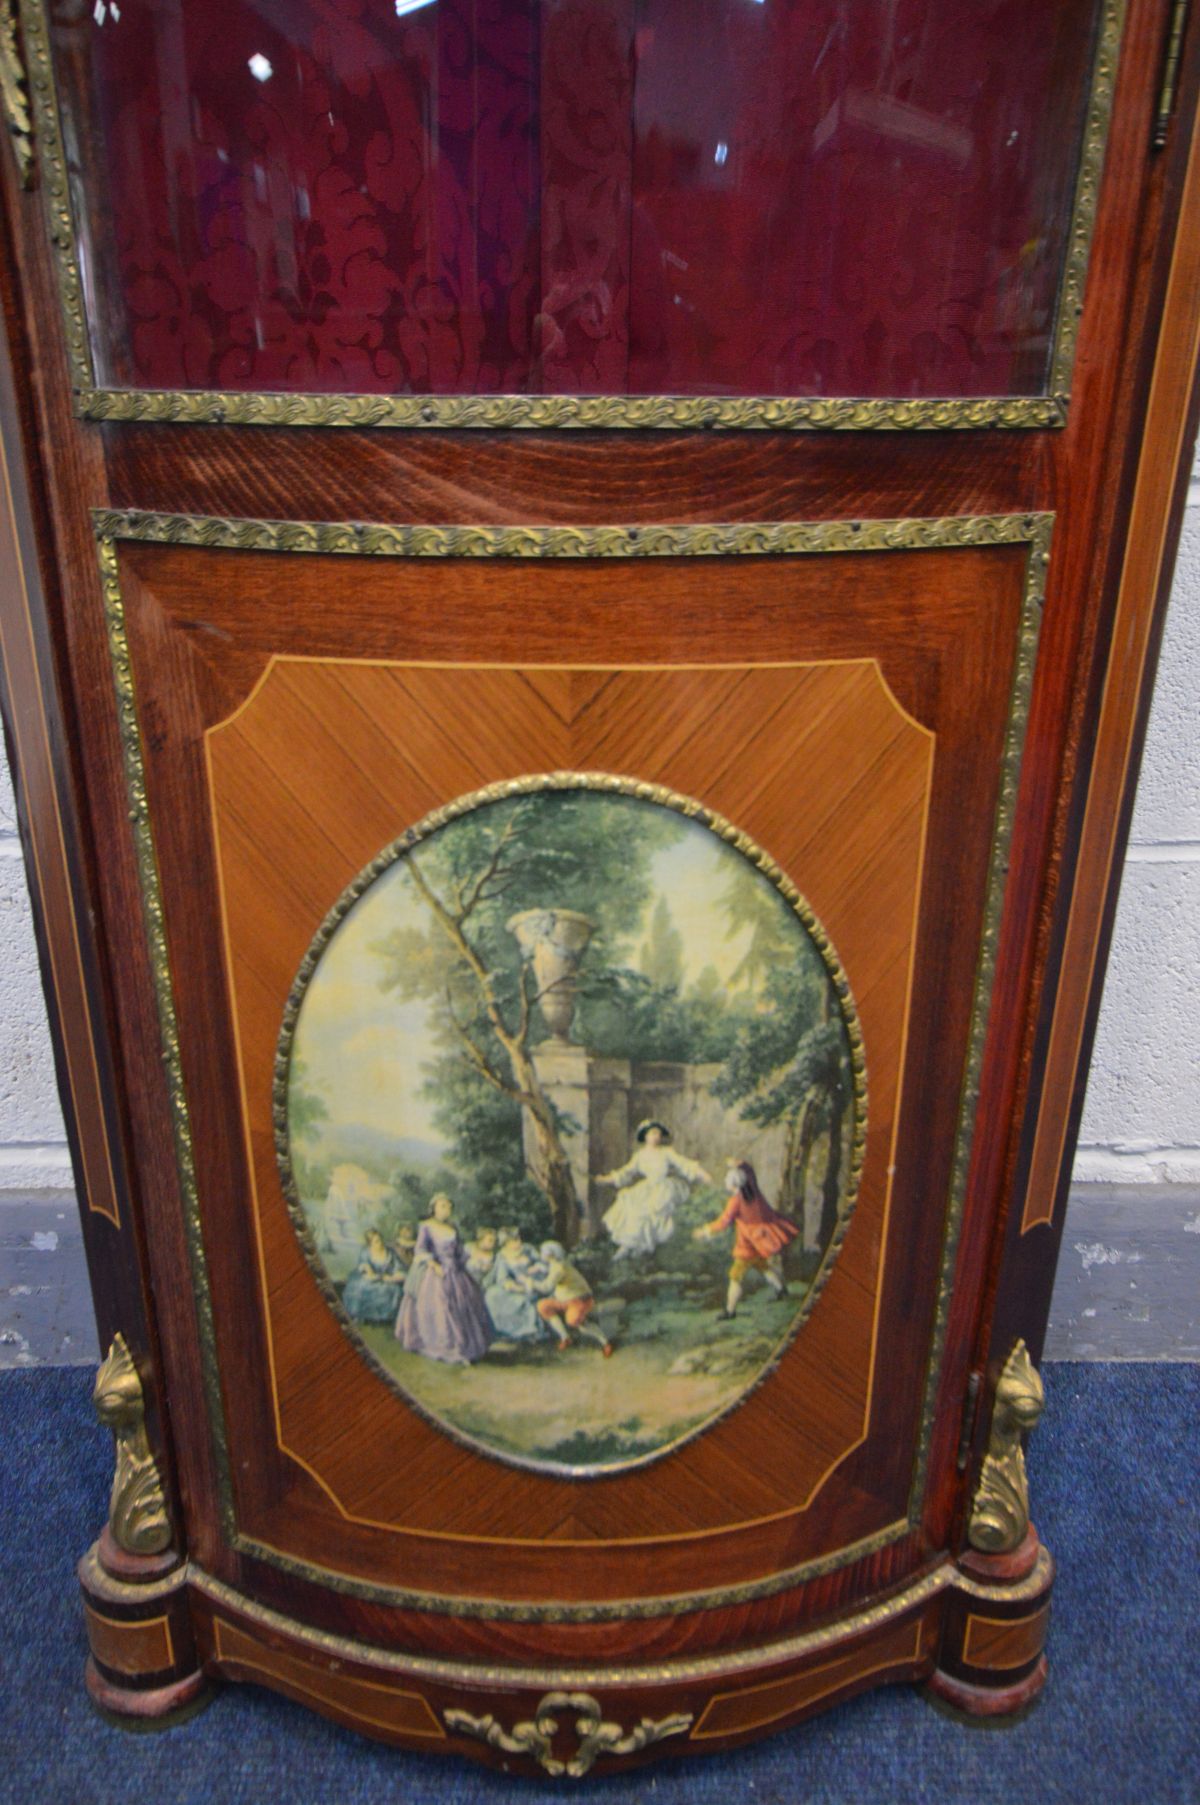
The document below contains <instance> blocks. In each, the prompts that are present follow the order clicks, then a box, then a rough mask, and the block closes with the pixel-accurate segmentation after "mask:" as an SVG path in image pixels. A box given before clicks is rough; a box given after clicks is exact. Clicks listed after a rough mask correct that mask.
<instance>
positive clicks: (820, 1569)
mask: <svg viewBox="0 0 1200 1805" xmlns="http://www.w3.org/2000/svg"><path fill="white" fill-rule="evenodd" d="M911 1529H912V1525H911V1523H910V1522H909V1521H908V1519H907V1518H906V1517H900V1518H898V1519H897V1521H896V1522H895V1523H889V1524H888V1525H887V1527H886V1528H884V1529H879V1530H876V1532H875V1533H874V1535H869V1536H863V1537H862V1538H861V1539H860V1540H859V1541H857V1542H849V1543H847V1544H846V1546H845V1547H843V1548H837V1549H834V1550H833V1551H832V1552H831V1553H829V1554H823V1555H817V1556H816V1557H815V1558H814V1559H812V1560H808V1561H801V1562H800V1563H799V1565H798V1566H795V1567H785V1568H783V1569H781V1570H780V1571H779V1572H778V1573H772V1574H771V1575H770V1576H769V1577H768V1578H766V1579H753V1580H745V1581H744V1582H743V1583H741V1584H740V1585H725V1586H718V1587H717V1588H716V1589H715V1590H713V1591H700V1592H668V1593H663V1594H662V1595H661V1596H659V1597H652V1598H606V1599H603V1600H597V1601H584V1602H582V1603H575V1602H568V1601H567V1600H564V1599H551V1600H548V1601H546V1602H539V1601H522V1602H514V1601H513V1600H511V1599H506V1598H468V1597H454V1596H447V1595H445V1594H442V1593H437V1592H420V1591H416V1590H414V1589H413V1588H412V1587H410V1586H389V1585H384V1584H381V1583H380V1582H379V1581H377V1580H368V1579H359V1578H358V1577H357V1576H356V1575H355V1574H352V1573H342V1572H339V1571H338V1570H337V1569H336V1568H333V1567H322V1566H320V1565H319V1564H318V1563H317V1562H315V1561H307V1560H301V1559H299V1558H297V1557H296V1556H295V1555H291V1554H284V1553H283V1552H282V1551H281V1550H280V1549H278V1548H272V1547H271V1546H270V1545H269V1544H268V1543H266V1542H260V1541H257V1540H256V1539H255V1538H254V1537H253V1536H247V1535H242V1534H240V1533H239V1534H238V1535H237V1536H236V1537H235V1538H234V1541H233V1546H234V1547H235V1548H236V1549H237V1551H238V1553H239V1554H247V1555H250V1556H252V1557H253V1558H254V1559H255V1560H260V1561H265V1562H266V1563H267V1565H268V1566H270V1567H277V1568H278V1569H279V1571H280V1572H281V1573H289V1574H291V1575H292V1576H293V1577H294V1578H296V1579H302V1580H307V1581H308V1582H309V1583H311V1584H313V1585H319V1586H324V1587H325V1588H326V1589H327V1590H328V1591H330V1592H341V1593H343V1594H344V1595H345V1596H346V1597H347V1598H362V1599H365V1600H367V1601H368V1602H369V1603H371V1604H383V1605H387V1606H389V1607H391V1608H393V1609H395V1610H404V1611H428V1612H429V1613H430V1614H431V1615H432V1616H436V1617H469V1618H483V1619H488V1618H492V1619H495V1620H497V1621H501V1622H504V1623H616V1622H620V1623H626V1622H629V1621H630V1620H633V1619H639V1620H645V1619H650V1618H658V1617H682V1616H684V1615H685V1614H686V1613H687V1612H689V1611H709V1610H715V1609H716V1608H718V1607H723V1606H727V1605H739V1604H750V1603H752V1602H753V1600H755V1599H757V1598H773V1597H774V1596H775V1595H776V1594H777V1593H779V1592H788V1591H791V1590H792V1589H793V1588H794V1587H796V1586H803V1585H807V1584H808V1582H809V1581H810V1580H814V1579H822V1578H824V1577H825V1575H826V1574H829V1573H836V1572H838V1570H839V1569H840V1568H842V1567H849V1566H852V1565H853V1564H854V1563H855V1562H856V1561H863V1560H867V1559H868V1558H869V1557H870V1556H871V1555H873V1554H879V1553H881V1552H882V1550H883V1549H884V1548H890V1547H891V1546H892V1544H893V1543H894V1542H900V1541H903V1539H904V1537H905V1536H907V1535H908V1534H910V1532H911Z"/></svg>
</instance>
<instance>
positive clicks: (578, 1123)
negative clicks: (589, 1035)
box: [525, 1040, 630, 1239]
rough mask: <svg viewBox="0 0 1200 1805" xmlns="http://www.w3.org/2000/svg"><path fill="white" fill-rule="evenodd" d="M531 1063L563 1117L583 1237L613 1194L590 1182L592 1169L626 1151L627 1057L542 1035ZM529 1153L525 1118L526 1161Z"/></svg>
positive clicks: (595, 1226)
mask: <svg viewBox="0 0 1200 1805" xmlns="http://www.w3.org/2000/svg"><path fill="white" fill-rule="evenodd" d="M533 1063H534V1068H535V1070H536V1071H537V1075H538V1079H539V1082H540V1083H541V1086H542V1088H543V1090H544V1091H545V1093H546V1095H547V1097H549V1099H550V1101H551V1102H552V1103H553V1105H554V1107H555V1109H557V1110H558V1111H559V1113H560V1114H561V1115H562V1116H563V1117H564V1118H566V1119H567V1121H566V1125H565V1126H564V1128H563V1130H562V1141H563V1146H564V1148H565V1150H566V1154H567V1158H568V1159H569V1160H570V1162H571V1172H572V1175H573V1176H574V1179H575V1196H576V1199H577V1200H578V1203H579V1232H580V1234H581V1235H582V1236H583V1237H584V1239H587V1238H589V1237H591V1236H593V1235H596V1234H599V1233H600V1218H601V1217H602V1216H603V1214H604V1212H605V1210H606V1209H607V1208H608V1206H609V1204H610V1203H611V1202H612V1200H613V1197H614V1195H615V1192H613V1191H612V1190H610V1189H609V1188H607V1187H606V1186H603V1185H597V1184H596V1182H595V1181H596V1177H597V1174H599V1173H601V1172H611V1171H612V1169H613V1167H614V1166H621V1165H624V1163H625V1161H626V1160H627V1159H628V1157H629V1085H630V1066H629V1061H628V1060H627V1059H597V1058H596V1056H595V1055H594V1054H592V1053H589V1052H588V1051H587V1048H586V1047H579V1046H576V1045H575V1044H574V1043H573V1042H571V1041H564V1040H547V1041H543V1042H542V1045H541V1046H540V1047H537V1048H535V1049H534V1054H533ZM535 1154H536V1144H535V1142H534V1138H533V1133H532V1130H531V1128H530V1124H529V1121H528V1118H526V1121H525V1159H526V1164H528V1165H532V1163H533V1160H534V1157H535Z"/></svg>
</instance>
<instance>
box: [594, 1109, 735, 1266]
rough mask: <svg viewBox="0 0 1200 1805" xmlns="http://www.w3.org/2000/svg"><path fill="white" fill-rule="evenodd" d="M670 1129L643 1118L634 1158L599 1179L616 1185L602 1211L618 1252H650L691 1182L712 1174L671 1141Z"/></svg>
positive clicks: (671, 1226) (665, 1234)
mask: <svg viewBox="0 0 1200 1805" xmlns="http://www.w3.org/2000/svg"><path fill="white" fill-rule="evenodd" d="M670 1140H671V1131H670V1129H669V1128H667V1127H666V1125H665V1124H664V1123H662V1122H653V1121H651V1122H642V1123H640V1124H639V1126H638V1131H637V1143H638V1144H637V1150H636V1152H635V1153H634V1155H633V1158H632V1159H631V1160H629V1161H628V1163H627V1164H626V1165H624V1166H621V1167H620V1168H619V1169H618V1170H617V1171H616V1172H604V1173H602V1174H601V1175H600V1177H599V1180H598V1182H599V1183H600V1184H602V1185H615V1186H616V1187H617V1200H616V1202H615V1203H614V1204H613V1205H612V1208H611V1209H609V1210H607V1211H606V1212H605V1215H604V1226H605V1228H606V1229H607V1230H608V1232H609V1234H610V1235H611V1236H612V1238H613V1240H614V1241H615V1242H616V1244H617V1252H618V1253H619V1254H621V1253H653V1252H654V1249H655V1248H656V1247H661V1246H662V1244H663V1242H664V1241H666V1240H667V1239H668V1237H669V1236H670V1235H671V1234H672V1233H673V1231H674V1228H675V1212H676V1210H677V1209H678V1208H679V1206H680V1204H681V1203H683V1202H685V1201H686V1199H687V1194H688V1192H689V1190H690V1189H691V1187H692V1186H693V1185H697V1184H711V1183H712V1179H711V1178H710V1177H709V1175H708V1173H707V1172H706V1171H705V1170H704V1167H703V1166H701V1165H699V1164H698V1163H697V1161H696V1160H694V1159H685V1158H684V1156H683V1154H682V1153H676V1151H675V1149H674V1148H673V1147H672V1146H671V1145H670Z"/></svg>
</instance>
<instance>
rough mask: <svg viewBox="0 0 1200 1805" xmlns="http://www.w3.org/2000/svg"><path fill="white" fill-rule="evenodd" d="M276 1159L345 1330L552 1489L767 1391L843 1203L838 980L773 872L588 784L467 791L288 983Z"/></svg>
mask: <svg viewBox="0 0 1200 1805" xmlns="http://www.w3.org/2000/svg"><path fill="white" fill-rule="evenodd" d="M276 1097H277V1110H276V1120H277V1122H278V1124H279V1129H278V1150H279V1160H280V1166H281V1171H282V1176H283V1182H284V1189H285V1192H286V1194H287V1197H288V1202H289V1206H290V1208H291V1211H292V1216H293V1220H294V1222H295V1224H296V1228H297V1232H298V1234H299V1235H300V1239H301V1242H302V1244H303V1246H304V1249H305V1253H306V1256H307V1258H308V1260H309V1262H310V1264H311V1265H312V1267H313V1269H314V1271H315V1273H316V1275H317V1277H318V1280H319V1282H320V1284H321V1287H322V1290H323V1291H324V1294H325V1296H326V1297H327V1298H328V1300H329V1302H330V1305H331V1308H332V1309H333V1310H334V1312H335V1314H336V1315H337V1317H338V1319H339V1321H340V1322H341V1324H342V1327H343V1329H344V1330H345V1332H346V1333H347V1334H348V1335H349V1336H350V1337H351V1339H352V1340H353V1341H355V1343H356V1344H357V1346H358V1348H359V1350H360V1352H361V1353H362V1354H363V1355H364V1356H365V1357H366V1359H367V1360H368V1361H369V1363H370V1364H371V1365H372V1366H373V1367H374V1368H375V1369H376V1371H377V1372H379V1373H380V1374H381V1375H382V1376H383V1377H384V1378H385V1379H386V1380H387V1381H388V1382H389V1383H390V1384H392V1385H393V1386H394V1387H396V1388H397V1389H398V1390H399V1391H400V1392H401V1393H402V1394H403V1396H404V1397H405V1398H406V1399H407V1400H408V1401H409V1402H410V1403H412V1404H413V1405H415V1406H416V1407H417V1408H418V1409H419V1410H420V1411H421V1412H422V1413H423V1414H424V1415H425V1416H426V1417H428V1418H430V1419H431V1420H432V1421H433V1422H434V1423H436V1424H437V1425H438V1426H439V1427H441V1428H443V1429H445V1430H446V1431H448V1432H449V1433H451V1434H452V1435H455V1436H456V1437H458V1438H459V1439H460V1440H465V1441H467V1442H469V1443H470V1444H471V1445H472V1446H474V1447H476V1448H478V1449H480V1450H482V1451H484V1452H486V1453H489V1454H492V1455H495V1456H497V1457H499V1458H500V1459H503V1460H507V1461H510V1462H513V1463H514V1464H516V1465H519V1466H526V1467H531V1468H535V1469H538V1470H541V1471H547V1472H556V1473H567V1474H571V1475H573V1476H583V1475H588V1474H599V1473H605V1472H610V1471H614V1470H618V1469H621V1468H624V1467H628V1466H630V1465H636V1464H640V1463H642V1462H645V1461H647V1460H652V1459H654V1458H655V1457H657V1456H659V1455H661V1454H664V1453H665V1452H667V1451H668V1450H669V1449H671V1448H673V1447H676V1446H678V1444H679V1443H680V1442H681V1441H684V1440H686V1439H688V1438H689V1437H691V1436H693V1435H696V1434H698V1433H699V1432H700V1431H702V1430H703V1429H705V1428H707V1427H708V1426H709V1425H710V1424H712V1423H713V1422H714V1421H715V1420H716V1419H717V1418H719V1417H720V1416H722V1415H723V1414H724V1413H725V1412H726V1411H728V1410H729V1409H731V1408H732V1407H733V1406H734V1405H735V1404H736V1403H738V1402H739V1401H740V1400H741V1399H742V1398H743V1397H744V1396H745V1395H746V1394H747V1392H748V1391H750V1390H751V1389H752V1388H753V1387H754V1386H755V1385H756V1384H757V1383H759V1381H760V1380H762V1379H763V1377H764V1376H765V1375H766V1374H767V1373H768V1372H769V1371H770V1370H771V1368H772V1366H773V1365H774V1364H775V1362H776V1361H777V1359H778V1358H779V1356H780V1354H781V1353H782V1351H783V1349H784V1347H785V1346H786V1345H787V1343H788V1341H789V1340H790V1338H791V1337H792V1336H793V1335H794V1334H795V1332H796V1330H797V1329H798V1327H799V1326H800V1324H801V1323H802V1322H803V1320H804V1318H805V1316H806V1315H807V1313H808V1311H809V1310H810V1308H811V1306H812V1304H813V1302H814V1300H815V1298H816V1295H817V1293H818V1291H819V1289H820V1287H821V1284H822V1282H823V1280H824V1278H825V1276H826V1274H827V1272H828V1270H829V1266H830V1263H831V1261H832V1259H833V1258H834V1256H835V1254H836V1251H837V1248H838V1246H839V1244H840V1242H841V1239H842V1235H843V1233H844V1231H845V1228H846V1224H847V1221H848V1219H849V1215H850V1211H851V1209H852V1207H853V1202H854V1196H855V1191H856V1187H857V1183H858V1175H859V1168H860V1165H861V1157H862V1148H863V1145H864V1140H865V1103H866V1085H865V1076H864V1063H863V1056H862V1045H861V1038H860V1034H859V1029H858V1022H857V1017H856V1014H855V1010H854V1004H853V1000H852V998H851V994H850V988H849V984H848V982H847V980H846V978H845V975H844V974H843V972H842V971H841V968H840V966H839V964H838V961H837V957H836V954H835V952H834V950H833V948H832V946H831V945H830V943H829V940H828V938H827V936H826V935H825V933H824V932H823V930H822V928H821V926H820V924H819V922H818V921H817V920H816V918H815V916H814V915H813V913H812V911H811V910H810V909H809V908H808V906H807V904H806V903H805V902H804V900H803V898H802V897H801V896H800V895H799V894H798V893H797V891H796V890H795V889H794V888H793V887H792V885H791V883H790V882H789V880H788V879H787V878H786V877H785V876H784V874H783V873H782V872H780V871H779V870H778V869H777V868H776V867H775V866H774V865H773V864H772V862H771V860H770V859H769V857H768V856H767V855H766V854H765V853H763V852H761V851H760V850H759V849H758V848H757V847H755V846H753V845H752V844H751V843H750V842H749V841H747V840H746V838H745V837H744V836H743V835H741V834H740V833H738V831H737V830H736V829H735V828H734V827H732V826H731V825H730V824H729V823H728V822H725V821H723V820H721V819H720V818H718V817H716V816H714V815H712V814H710V813H709V812H708V811H707V810H705V809H703V808H702V807H700V806H699V805H698V804H696V803H694V802H690V801H688V800H687V799H686V798H684V797H680V796H676V795H674V794H672V793H670V792H667V791H663V790H659V789H657V788H654V787H652V786H649V785H634V784H630V783H627V782H625V781H623V780H621V779H617V778H610V777H606V776H593V775H582V776H580V775H563V774H556V775H554V776H552V777H541V778H530V779H524V780H521V781H520V782H518V783H514V784H509V785H505V786H503V787H502V788H501V789H500V790H498V791H497V790H493V791H488V792H483V793H480V794H478V795H474V796H468V797H464V798H462V799H461V800H459V801H458V802H456V803H454V804H452V805H451V806H450V807H449V808H446V809H443V810H440V811H439V812H438V814H437V815H436V816H433V817H430V818H429V819H428V820H427V821H425V822H423V823H421V824H420V825H419V826H418V827H416V828H414V829H413V830H411V831H410V832H409V833H407V834H405V835H403V836H402V837H401V838H400V839H399V840H397V841H396V842H394V843H393V844H392V845H391V846H389V847H387V848H385V850H384V851H383V852H382V853H381V854H380V855H379V857H378V858H377V859H376V860H374V861H373V863H372V864H371V865H370V866H369V867H368V868H367V869H366V870H365V871H363V872H362V873H360V875H359V876H358V877H357V878H356V879H355V881H354V883H353V884H351V885H350V887H349V888H348V890H347V891H346V892H345V893H344V895H343V896H342V897H341V898H340V900H339V901H338V903H337V905H336V907H335V908H334V909H333V910H332V912H331V913H330V915H329V917H328V918H327V920H326V921H325V922H324V924H323V925H322V927H321V929H320V931H319V933H318V934H317V936H316V939H315V940H314V942H313V945H312V947H311V948H310V950H309V953H308V955H307V956H306V958H305V961H304V963H303V965H302V967H301V970H300V973H299V976H298V978H297V980H296V984H295V986H294V989H293V993H292V998H291V1002H290V1003H289V1007H288V1010H287V1014H286V1018H285V1021H284V1026H283V1032H282V1035H281V1039H280V1048H279V1058H278V1067H277V1074H276Z"/></svg>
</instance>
